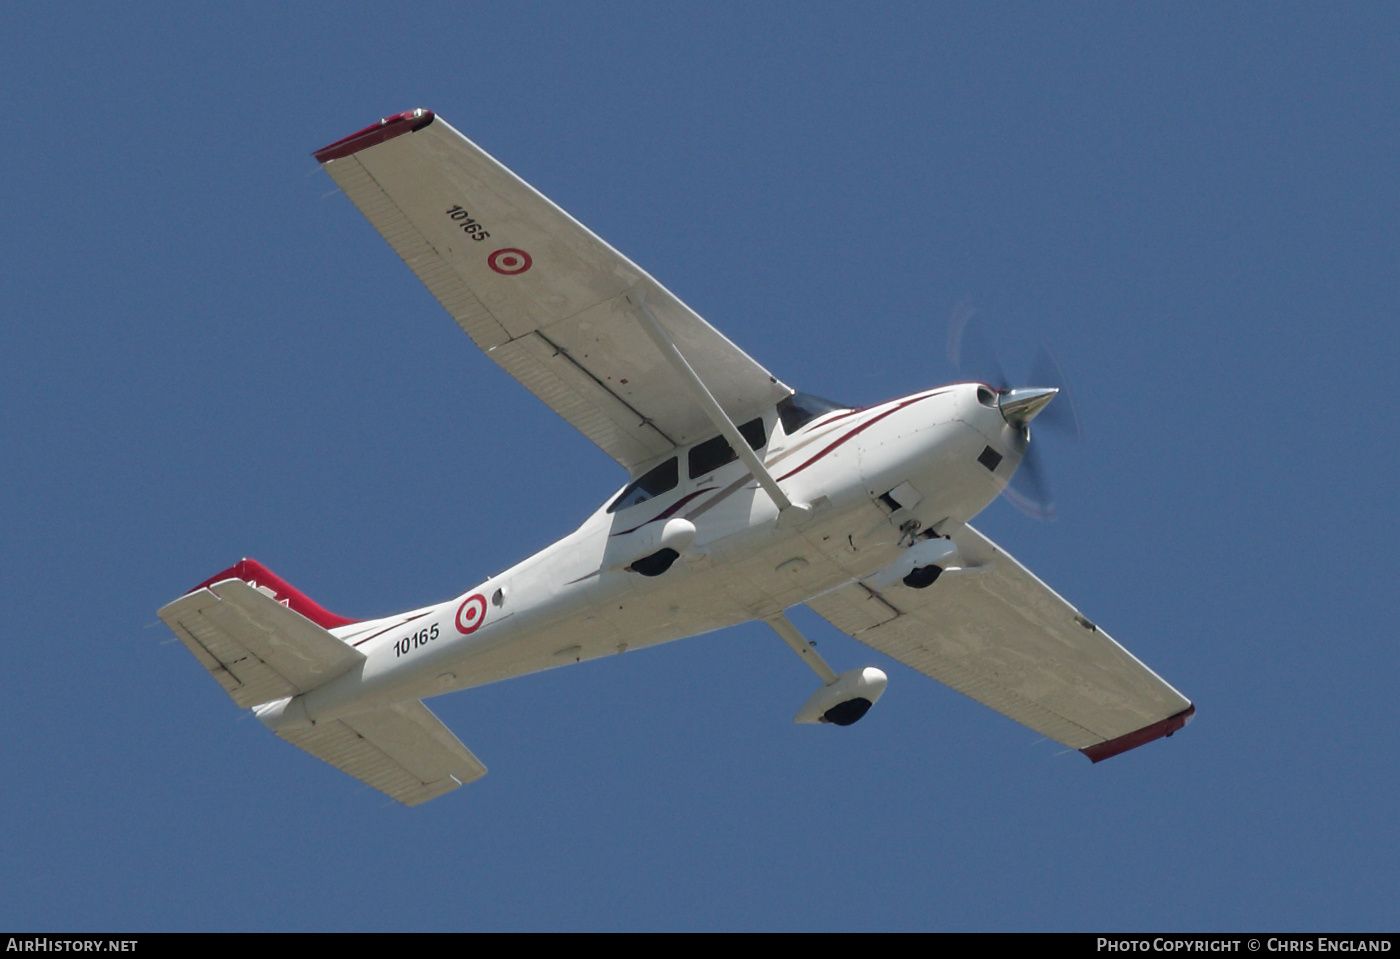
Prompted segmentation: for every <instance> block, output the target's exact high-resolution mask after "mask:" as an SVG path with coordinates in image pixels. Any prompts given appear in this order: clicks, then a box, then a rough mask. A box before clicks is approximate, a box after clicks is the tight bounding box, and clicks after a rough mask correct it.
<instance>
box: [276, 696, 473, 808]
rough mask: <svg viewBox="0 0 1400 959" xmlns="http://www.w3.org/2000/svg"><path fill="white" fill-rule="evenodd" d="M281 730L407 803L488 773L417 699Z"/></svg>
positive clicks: (283, 735)
mask: <svg viewBox="0 0 1400 959" xmlns="http://www.w3.org/2000/svg"><path fill="white" fill-rule="evenodd" d="M277 735H278V736H280V737H281V738H283V739H285V740H286V741H287V742H289V743H291V744H292V745H293V746H299V747H300V748H302V749H304V750H306V751H307V752H309V753H310V754H311V755H313V756H315V757H316V758H317V759H322V760H325V761H326V762H328V763H330V764H331V765H332V766H334V767H335V768H336V769H339V770H341V771H342V772H347V773H349V774H350V775H352V776H354V777H355V778H356V779H358V780H360V782H362V783H365V784H366V785H369V786H373V787H374V788H375V789H378V790H379V791H380V792H382V793H384V794H385V795H386V796H389V797H390V798H392V799H397V800H398V801H399V802H401V803H403V804H404V805H405V806H416V805H418V804H419V803H423V802H427V801H428V800H429V799H436V798H437V797H438V796H441V795H442V794H444V793H448V792H451V791H452V790H454V789H456V788H457V787H458V786H461V785H463V784H464V783H469V782H471V781H472V780H474V779H480V778H481V777H482V776H484V775H486V767H485V766H483V765H482V764H481V761H480V760H479V759H477V758H476V757H475V756H473V755H472V754H471V751H470V750H468V749H467V747H466V746H463V745H462V743H461V742H460V741H459V740H458V739H457V737H456V736H454V735H452V730H450V729H448V728H447V727H446V726H444V725H443V724H442V720H440V719H438V718H437V717H436V716H434V715H433V714H432V711H431V710H429V709H428V707H427V706H424V705H423V704H422V703H421V702H419V701H417V700H414V701H412V702H405V703H395V704H394V705H393V706H386V707H383V708H381V709H372V710H369V711H367V712H363V713H355V714H354V715H352V716H347V717H345V718H344V719H338V720H334V721H332V722H322V723H317V724H316V725H314V726H309V727H308V726H300V727H291V726H289V727H285V728H282V729H278V730H277Z"/></svg>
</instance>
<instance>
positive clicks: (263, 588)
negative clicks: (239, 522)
mask: <svg viewBox="0 0 1400 959" xmlns="http://www.w3.org/2000/svg"><path fill="white" fill-rule="evenodd" d="M226 579H241V580H243V582H245V583H247V584H248V585H249V586H251V587H253V588H254V589H256V590H257V591H258V592H260V593H263V594H264V595H267V596H271V597H272V598H273V599H275V600H277V601H278V602H279V603H281V604H282V605H283V606H286V607H287V608H288V609H292V610H295V611H296V612H298V613H301V615H303V616H305V617H306V618H307V619H309V620H311V621H312V622H313V623H315V624H316V625H317V626H320V627H321V628H322V629H334V628H335V627H337V626H349V625H350V624H351V623H358V622H359V620H358V619H346V618H345V617H344V616H337V615H336V614H335V613H332V612H331V611H330V610H328V609H326V608H325V607H324V606H321V605H320V604H319V603H317V602H315V601H314V600H313V599H311V597H309V596H307V595H306V594H305V593H303V592H302V591H301V590H299V589H297V588H296V587H295V586H293V585H292V584H291V583H289V582H287V581H286V580H285V579H283V578H282V577H281V576H278V575H277V574H276V573H274V572H273V571H272V570H270V569H268V568H267V567H266V566H264V565H263V564H262V563H259V562H258V561H257V560H255V559H247V558H244V559H240V560H239V561H238V562H236V563H234V564H233V565H232V566H230V567H229V568H228V569H226V570H224V571H223V572H222V573H215V574H214V575H213V576H211V577H209V578H208V579H206V580H205V581H204V582H202V583H200V584H199V585H198V586H196V587H195V588H194V589H192V590H190V592H191V593H193V592H196V591H198V590H201V589H205V588H206V587H209V586H213V585H214V584H215V583H221V582H223V581H224V580H226Z"/></svg>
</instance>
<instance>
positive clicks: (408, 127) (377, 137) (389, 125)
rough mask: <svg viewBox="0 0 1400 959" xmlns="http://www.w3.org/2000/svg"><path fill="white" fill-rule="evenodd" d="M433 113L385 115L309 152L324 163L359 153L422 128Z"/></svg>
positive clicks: (418, 112) (417, 112)
mask: <svg viewBox="0 0 1400 959" xmlns="http://www.w3.org/2000/svg"><path fill="white" fill-rule="evenodd" d="M433 117H434V113H433V111H432V110H423V109H418V110H408V111H405V112H404V113H400V114H399V115H398V116H392V117H385V118H384V119H382V120H380V121H379V122H378V123H371V124H370V125H369V126H367V127H365V128H364V129H363V130H360V131H358V132H355V133H352V134H350V135H349V136H348V137H345V138H344V139H343V140H336V141H335V142H334V143H332V144H331V145H330V146H325V147H321V149H319V150H317V151H316V152H315V153H313V154H311V155H312V156H313V157H315V158H316V161H317V162H318V163H325V162H326V161H327V160H339V159H340V158H341V157H348V156H350V154H352V153H359V152H360V151H361V150H363V149H366V148H367V147H372V146H374V145H375V144H376V143H383V142H384V141H385V140H392V139H393V138H394V137H396V136H402V135H403V134H405V133H414V132H416V131H418V130H421V129H423V128H424V127H425V126H427V125H428V124H429V123H432V122H433Z"/></svg>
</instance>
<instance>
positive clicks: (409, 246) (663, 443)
mask: <svg viewBox="0 0 1400 959" xmlns="http://www.w3.org/2000/svg"><path fill="white" fill-rule="evenodd" d="M315 156H316V158H317V159H318V160H319V161H321V163H322V166H323V167H324V169H325V170H326V172H327V173H329V174H330V176H331V178H332V179H334V180H335V182H336V183H337V184H338V185H339V186H340V188H341V189H342V190H343V191H344V192H345V194H346V195H347V196H348V197H349V198H350V199H351V200H352V201H353V202H354V203H355V205H356V206H357V207H359V209H360V211H361V212H362V213H364V215H365V216H366V218H368V219H369V221H370V223H371V224H373V226H374V227H375V229H376V230H378V231H379V232H380V234H382V235H383V237H384V238H385V239H386V240H387V241H388V242H389V245H390V246H392V247H393V248H394V250H395V251H396V252H397V253H398V254H399V256H400V257H402V258H403V260H404V262H405V263H407V264H408V266H409V267H410V268H411V269H412V270H413V271H414V273H416V274H417V275H418V277H419V279H421V280H422V281H423V283H424V284H425V285H426V286H427V287H428V289H429V290H430V291H431V292H432V293H433V295H434V296H435V297H437V299H438V301H439V302H440V303H441V304H442V305H443V307H444V308H445V309H446V310H447V312H448V313H450V314H451V315H452V317H453V319H455V320H456V321H457V323H458V325H460V326H461V327H462V329H463V330H465V331H466V333H467V334H468V335H469V336H470V337H471V338H472V339H473V340H474V341H475V342H476V344H477V345H478V346H480V347H481V348H482V349H483V350H485V351H486V353H487V355H488V356H490V357H491V359H493V360H494V361H495V362H496V363H498V364H499V365H500V366H501V367H502V368H503V369H505V370H506V372H508V373H510V374H511V375H512V376H514V377H515V378H516V379H518V380H519V381H520V382H521V383H522V384H523V385H524V386H525V387H526V388H528V389H529V390H530V391H531V392H532V393H534V394H535V395H536V396H538V397H539V398H540V399H542V400H543V401H544V402H545V403H546V404H548V405H549V406H550V407H551V408H552V409H554V410H555V411H556V412H558V413H559V414H560V415H561V416H563V417H564V418H565V419H566V420H568V421H569V422H570V423H572V424H573V425H574V426H575V427H576V428H578V429H579V430H580V431H581V432H582V433H583V434H584V435H585V436H587V437H588V438H589V439H591V440H592V441H593V442H595V443H597V444H598V446H600V447H601V448H602V449H603V450H604V451H605V452H607V453H608V455H610V456H612V457H613V458H614V459H616V460H617V461H618V462H619V463H621V464H622V465H623V466H625V467H627V468H628V469H629V470H635V469H636V468H637V467H638V466H640V465H641V464H643V463H646V462H647V461H649V460H652V459H655V458H656V457H658V456H660V455H662V454H664V453H666V452H669V451H670V450H671V449H673V448H674V447H675V446H677V445H684V444H687V443H690V442H694V441H695V440H698V439H703V438H704V437H705V436H708V435H711V434H713V433H714V427H713V426H712V425H711V424H710V422H709V420H708V419H707V418H706V416H705V414H704V412H703V411H702V410H701V409H700V408H699V407H698V406H697V404H695V403H694V402H693V401H692V400H691V399H690V398H689V396H688V394H687V393H686V392H685V391H684V390H683V389H680V388H679V385H678V384H677V383H676V381H675V376H674V374H673V373H672V371H671V370H670V368H669V367H668V366H667V365H666V361H665V360H664V359H663V358H662V356H661V354H660V353H659V352H658V351H657V350H656V348H655V347H654V346H653V345H652V344H651V342H650V341H649V340H648V338H647V337H646V335H645V334H644V333H643V332H642V329H641V328H640V327H639V326H638V324H637V321H636V319H635V318H634V313H633V309H634V308H633V307H632V306H631V305H630V304H629V303H628V301H627V299H625V297H628V296H630V297H632V298H633V299H635V298H636V297H637V296H638V295H639V294H640V295H641V296H642V297H643V298H644V299H645V301H646V303H647V305H648V306H649V307H650V308H651V309H652V311H653V312H654V313H655V315H656V316H657V318H658V320H659V322H660V323H661V324H662V326H663V327H665V329H666V330H667V332H668V333H669V334H670V336H671V338H672V339H673V340H674V341H675V342H676V344H677V346H678V347H679V348H680V350H681V352H682V353H683V354H684V355H685V357H686V358H687V360H688V361H689V362H690V364H691V365H692V366H693V367H694V368H695V370H696V372H697V373H698V374H699V375H700V377H701V379H702V380H703V381H704V382H705V384H706V385H707V386H708V387H709V389H710V392H711V393H713V394H714V396H715V398H716V399H717V400H718V401H719V402H720V405H721V406H723V407H724V409H725V412H726V413H728V414H729V416H730V418H731V419H732V420H734V421H735V422H744V421H745V420H747V419H750V418H752V417H753V416H755V415H758V414H759V413H761V412H762V411H764V410H765V409H766V408H768V407H771V406H772V405H773V404H774V403H776V402H777V401H778V400H781V399H782V398H783V397H785V396H787V395H789V394H790V393H791V392H792V390H790V389H789V388H788V387H786V386H784V385H783V384H782V383H780V382H778V381H777V379H776V378H774V377H773V376H772V375H771V374H770V373H769V372H768V371H767V370H765V369H764V368H763V367H761V366H759V365H758V364H757V363H756V362H754V361H753V360H752V359H751V358H750V357H749V356H748V355H747V354H745V353H744V352H743V351H742V350H740V349H739V348H738V347H736V346H735V345H734V344H733V343H731V342H730V341H729V340H728V339H726V338H725V337H724V336H723V335H722V334H720V333H719V332H718V331H717V330H715V329H714V328H713V327H712V326H710V325H709V324H708V323H706V322H705V321H704V320H703V319H701V318H700V317H699V316H698V315H697V314H696V313H695V312H694V311H692V310H691V309H690V308H689V307H687V306H686V305H685V304H684V303H682V302H681V301H680V300H679V299H677V298H676V297H675V296H674V295H673V294H672V293H670V291H668V290H666V289H665V288H664V287H662V286H661V285H660V284H659V283H657V282H656V281H655V280H654V279H652V278H651V277H650V276H649V275H648V274H647V273H645V272H644V271H643V270H641V269H640V268H639V267H637V266H636V265H635V264H634V263H632V261H631V260H629V259H627V258H626V257H625V256H623V255H622V254H620V253H618V252H617V251H616V250H614V249H613V248H612V247H611V246H609V245H608V244H607V243H605V242H603V240H601V239H599V238H598V237H597V236H595V235H594V234H593V233H592V232H590V231H589V230H588V229H587V228H586V227H584V226H583V225H582V224H581V223H579V222H578V221H577V220H575V219H573V217H571V216H569V215H568V214H567V213H565V212H564V211H563V210H561V209H560V208H559V207H557V206H555V205H554V204H553V203H552V202H550V201H549V200H548V199H546V198H545V197H544V196H542V195H541V194H540V193H538V192H537V191H536V190H535V189H534V188H533V187H531V186H530V185H529V184H527V183H525V182H524V181H523V180H521V179H520V178H519V177H517V176H516V175H515V174H514V173H512V172H511V171H510V170H508V169H506V168H505V167H504V166H502V165H501V164H500V163H498V162H497V161H496V160H495V159H493V158H492V157H491V156H489V155H488V154H487V153H486V152H485V151H483V150H482V149H481V148H480V147H478V146H476V144H474V143H472V142H471V141H470V140H468V139H467V138H466V137H464V136H462V135H461V134H460V133H458V132H457V131H456V130H454V129H453V128H452V127H450V126H448V125H447V124H446V123H445V122H443V121H442V120H440V119H436V118H435V117H434V116H433V114H432V113H431V112H429V111H412V112H411V113H406V114H403V115H401V116H399V117H394V118H390V119H389V120H385V121H382V122H381V123H380V124H379V125H377V126H375V127H370V128H367V129H366V130H363V131H361V132H360V133H358V134H355V135H354V136H351V137H347V138H346V139H345V140H343V141H340V142H339V143H337V144H332V145H331V146H330V147H327V148H325V149H324V150H320V151H317V153H316V154H315Z"/></svg>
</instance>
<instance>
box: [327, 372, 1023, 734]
mask: <svg viewBox="0 0 1400 959" xmlns="http://www.w3.org/2000/svg"><path fill="white" fill-rule="evenodd" d="M794 400H798V401H800V400H802V395H801V394H799V395H798V396H797V397H794ZM780 407H783V408H782V409H781V412H780V408H773V409H770V410H768V411H767V412H766V413H765V414H764V415H763V416H762V417H760V418H759V420H758V421H754V422H750V423H746V424H744V425H743V427H742V428H741V429H742V430H743V432H744V435H745V437H746V438H749V439H750V445H751V446H755V448H756V451H757V453H758V455H759V456H760V458H761V459H762V460H763V462H764V464H765V466H766V467H767V468H768V470H769V471H770V472H771V473H772V475H773V476H774V477H775V478H776V479H777V480H778V482H779V484H780V485H781V487H782V489H783V491H784V492H785V493H786V494H787V495H788V496H789V497H790V498H791V499H792V500H793V501H794V502H797V503H802V504H805V505H806V507H807V508H806V509H805V510H804V511H802V513H801V515H800V517H799V518H798V519H796V521H792V520H791V519H790V517H789V515H788V514H786V513H785V514H784V515H783V516H781V517H780V516H779V511H778V508H777V506H775V505H774V503H773V501H772V499H770V498H769V496H768V494H767V493H766V492H765V491H764V490H763V489H761V488H760V487H759V484H758V483H757V481H755V480H754V478H753V476H752V475H751V474H750V473H749V471H748V470H747V468H746V467H745V466H744V465H743V463H742V461H740V460H738V459H735V458H732V457H733V453H732V450H730V449H729V447H728V446H727V444H724V443H723V441H722V440H721V441H719V442H716V440H715V439H714V438H712V439H710V440H707V441H704V442H701V443H696V444H692V445H690V446H687V447H684V448H682V449H679V450H677V451H675V452H673V453H670V454H668V455H667V456H664V457H661V458H659V459H657V460H656V461H654V462H653V463H649V464H647V465H645V466H644V467H643V468H642V469H639V470H638V471H637V475H636V477H634V480H633V482H632V483H630V484H629V485H628V486H627V487H625V488H624V489H623V490H622V491H620V492H619V493H618V494H616V495H615V496H613V497H612V498H610V499H609V500H608V502H607V503H605V504H603V505H602V506H600V507H599V508H598V510H597V511H595V512H594V513H593V515H592V516H590V517H589V518H588V519H587V520H586V521H585V522H584V523H583V525H582V526H580V527H579V528H578V529H576V530H575V531H574V532H573V533H571V534H569V535H568V536H565V537H564V538H563V539H561V540H559V541H558V542H556V543H554V544H553V545H551V546H549V547H548V548H546V549H544V550H541V551H540V552H538V553H536V554H535V555H533V556H531V557H529V558H528V559H526V560H524V561H523V562H521V563H519V564H517V565H515V566H513V567H511V568H510V569H507V570H505V571H504V572H502V573H500V574H499V575H497V576H493V577H491V578H490V579H488V580H486V581H485V582H484V583H481V584H479V585H477V586H475V587H474V588H472V589H471V590H468V591H467V592H465V593H463V594H461V595H460V596H457V597H455V598H453V599H451V600H449V601H446V602H443V603H439V604H436V605H433V606H429V607H424V608H422V609H417V610H412V611H410V612H407V613H403V614H399V615H397V616H391V617H386V618H383V619H379V620H372V621H367V622H360V623H355V624H352V625H349V626H342V627H337V628H335V629H333V630H332V632H333V633H334V634H335V635H336V636H338V637H339V638H341V639H343V640H344V641H345V642H347V643H349V644H351V645H353V646H355V647H356V648H357V649H359V650H360V651H361V652H363V653H364V654H365V656H366V659H365V662H364V663H363V664H361V665H360V666H359V667H357V668H356V669H353V670H351V671H350V672H349V673H347V674H345V675H343V676H341V677H339V678H338V679H335V680H333V681H331V682H330V683H327V684H326V685H324V686H322V687H319V688H317V689H315V690H313V691H311V692H309V693H306V694H304V696H302V697H300V698H301V699H302V700H303V702H304V705H305V707H306V714H307V716H308V717H309V718H311V719H312V720H317V721H319V720H323V719H330V718H334V717H336V716H342V715H347V714H350V713H353V712H356V711H358V710H361V709H367V708H372V707H377V706H382V705H385V704H388V703H392V702H397V701H400V700H405V699H420V698H426V697H430V696H436V695H440V694H443V693H447V692H452V691H454V690H459V689H465V688H468V687H471V686H479V685H482V684H485V683H490V682H495V681H498V680H502V679H508V678H511V677H514V676H521V675H525V674H527V673H532V672H537V671H539V670H543V669H549V668H552V667H555V666H562V665H567V664H571V663H577V662H581V661H583V660H586V659H594V658H597V657H599V656H605V655H609V654H613V653H620V652H625V651H627V650H631V649H638V648H641V647H644V646H651V645H655V644H657V643H664V642H669V641H671V640H675V639H681V638H683V637H686V636H693V635H696V634H699V633H705V632H709V631H711V630H715V629H721V628H723V627H725V626H732V625H735V624H737V623H741V622H746V621H748V620H751V619H756V618H758V619H761V618H767V617H771V616H773V615H775V614H777V613H779V612H781V611H782V610H784V609H786V608H788V607H790V606H793V605H796V604H799V603H802V602H804V601H805V600H808V599H810V598H812V597H814V596H816V595H818V594H820V593H822V592H825V591H826V590H830V589H833V588H835V587H838V586H841V585H843V584H845V583H848V582H851V581H853V580H860V579H865V578H867V577H871V576H875V575H877V574H879V573H880V571H881V570H883V569H885V568H886V567H888V566H890V564H891V563H894V562H896V560H897V559H898V558H899V557H900V556H901V554H903V553H904V551H905V550H907V549H908V548H909V547H910V546H912V545H914V544H915V543H916V542H919V541H921V540H927V539H930V538H933V537H938V536H946V535H947V534H949V533H950V532H952V531H953V530H955V529H956V528H958V527H960V526H961V525H962V524H964V523H966V522H967V521H968V520H969V519H971V518H972V517H973V516H975V515H976V514H977V513H978V512H980V511H981V510H982V509H983V508H984V507H986V506H987V504H988V503H990V502H991V501H992V499H994V498H995V497H996V496H997V494H998V493H999V492H1000V491H1001V490H1002V489H1003V488H1004V487H1005V485H1006V482H1007V481H1008V480H1009V479H1010V477H1011V475H1012V473H1013V472H1014V471H1015V469H1016V467H1017V466H1018V465H1019V464H1020V461H1021V457H1022V455H1023V453H1024V451H1025V449H1026V443H1027V441H1028V434H1027V433H1026V431H1025V430H1024V429H1022V428H1020V427H1017V426H1013V425H1010V424H1008V423H1007V421H1006V420H1005V419H1004V418H1003V416H1002V414H1001V412H1000V410H999V409H998V407H997V401H996V394H995V392H994V391H992V390H990V389H988V388H987V387H985V386H982V385H980V384H975V383H965V384H956V385H952V386H945V387H940V388H937V389H932V390H926V391H923V392H920V393H915V394H911V395H909V396H904V397H900V398H898V399H894V400H890V401H889V402H886V403H881V404H879V405H876V406H870V407H866V408H863V409H839V408H838V409H833V408H830V406H829V404H821V403H820V402H819V401H818V402H817V403H810V404H808V407H807V408H803V407H802V405H801V403H800V402H798V403H793V402H791V401H787V402H786V406H784V405H783V404H780ZM814 410H815V411H816V415H811V414H812V413H813V412H814ZM757 422H761V426H762V429H761V431H760V430H759V429H758V426H757V425H756V423H757ZM726 454H727V456H726ZM726 459H727V460H728V461H725V460H726ZM673 460H674V463H673V462H672V461H673ZM697 470H698V472H697Z"/></svg>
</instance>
